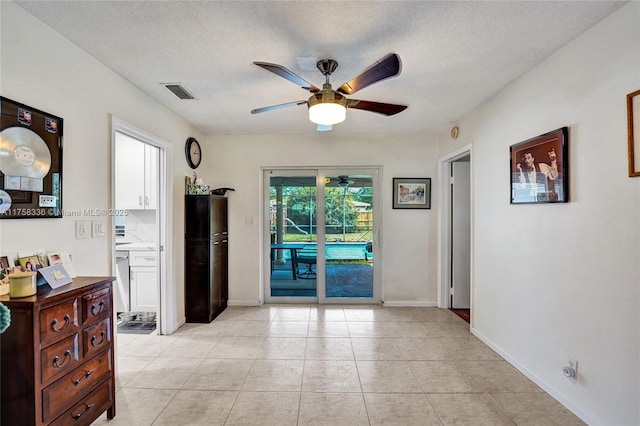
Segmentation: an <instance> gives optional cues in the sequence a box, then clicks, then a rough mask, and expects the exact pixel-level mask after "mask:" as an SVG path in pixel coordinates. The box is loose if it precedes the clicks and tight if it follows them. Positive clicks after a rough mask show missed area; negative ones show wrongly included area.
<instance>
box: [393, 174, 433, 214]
mask: <svg viewBox="0 0 640 426" xmlns="http://www.w3.org/2000/svg"><path fill="white" fill-rule="evenodd" d="M393 208H394V209H430V208H431V178H393Z"/></svg>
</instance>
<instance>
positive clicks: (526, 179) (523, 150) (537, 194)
mask: <svg viewBox="0 0 640 426" xmlns="http://www.w3.org/2000/svg"><path fill="white" fill-rule="evenodd" d="M509 150H510V152H511V204H532V203H566V202H568V201H569V129H568V128H567V127H561V128H559V129H556V130H554V131H552V132H549V133H545V134H543V135H540V136H536V137H534V138H531V139H528V140H526V141H524V142H520V143H517V144H515V145H511V147H510V148H509Z"/></svg>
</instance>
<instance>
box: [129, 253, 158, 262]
mask: <svg viewBox="0 0 640 426" xmlns="http://www.w3.org/2000/svg"><path fill="white" fill-rule="evenodd" d="M129 266H156V252H155V251H150V250H139V251H133V250H132V251H130V252H129Z"/></svg>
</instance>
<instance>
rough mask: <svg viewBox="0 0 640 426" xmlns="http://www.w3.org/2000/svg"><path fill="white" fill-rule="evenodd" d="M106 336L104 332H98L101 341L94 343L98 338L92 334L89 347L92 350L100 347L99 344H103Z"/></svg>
mask: <svg viewBox="0 0 640 426" xmlns="http://www.w3.org/2000/svg"><path fill="white" fill-rule="evenodd" d="M106 336H107V333H105V332H104V331H101V332H100V337H101V339H100V341H99V342H98V343H96V339H97V338H98V336H96V335H95V334H94V335H93V336H91V346H93V347H94V348H95V347H98V346H100V345H101V344H103V343H104V338H105V337H106Z"/></svg>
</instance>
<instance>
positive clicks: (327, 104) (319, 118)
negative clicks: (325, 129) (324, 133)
mask: <svg viewBox="0 0 640 426" xmlns="http://www.w3.org/2000/svg"><path fill="white" fill-rule="evenodd" d="M307 103H308V105H309V120H310V121H312V122H313V123H316V124H321V125H324V126H332V125H334V124H338V123H342V122H343V121H344V120H345V118H347V98H345V97H344V96H342V95H341V94H340V93H338V92H335V91H333V90H322V92H320V93H314V94H313V95H312V96H311V97H310V98H309V101H308V102H307Z"/></svg>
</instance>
